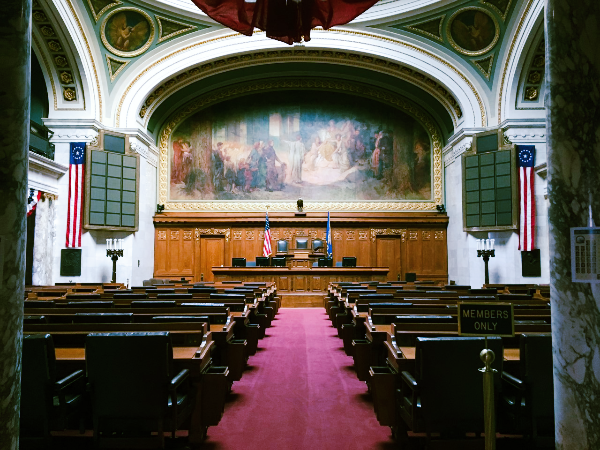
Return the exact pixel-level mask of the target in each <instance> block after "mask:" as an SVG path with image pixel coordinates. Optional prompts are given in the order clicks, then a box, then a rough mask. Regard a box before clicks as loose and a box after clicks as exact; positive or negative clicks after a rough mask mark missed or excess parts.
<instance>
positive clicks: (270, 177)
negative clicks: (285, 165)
mask: <svg viewBox="0 0 600 450" xmlns="http://www.w3.org/2000/svg"><path fill="white" fill-rule="evenodd" d="M262 156H263V158H264V159H265V162H266V164H267V177H266V180H265V188H266V189H267V191H269V192H273V190H274V189H280V188H281V187H280V184H278V182H277V181H278V180H277V178H278V173H277V167H276V166H275V163H276V162H278V163H279V165H280V166H281V164H282V162H281V160H280V159H279V157H278V156H277V153H275V148H274V147H273V141H272V140H269V141H268V142H267V145H266V146H265V147H264V148H263V149H262Z"/></svg>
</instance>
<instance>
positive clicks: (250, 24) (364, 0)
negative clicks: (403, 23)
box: [192, 0, 377, 44]
mask: <svg viewBox="0 0 600 450" xmlns="http://www.w3.org/2000/svg"><path fill="white" fill-rule="evenodd" d="M192 1H193V2H194V3H195V4H196V6H198V8H200V9H201V10H202V11H204V12H205V13H206V14H207V15H208V16H209V17H210V18H212V19H214V20H216V21H217V22H219V23H220V24H222V25H225V26H226V27H228V28H231V29H232V30H235V31H237V32H239V33H242V34H245V35H246V36H251V35H252V32H253V30H254V28H259V29H261V30H263V31H265V32H266V33H267V37H270V38H272V39H277V40H279V41H282V42H285V43H286V44H293V43H294V42H302V39H304V41H309V40H310V30H311V28H314V27H318V26H321V27H323V28H324V29H328V28H331V27H333V26H336V25H343V24H345V23H348V22H350V21H351V20H352V19H354V18H355V17H356V16H358V15H360V14H362V13H363V12H365V11H366V10H367V9H369V8H370V7H371V6H373V5H374V4H375V3H377V0H256V1H252V2H251V1H244V0H192Z"/></svg>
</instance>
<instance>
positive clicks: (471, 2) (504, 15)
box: [378, 0, 513, 87]
mask: <svg viewBox="0 0 600 450" xmlns="http://www.w3.org/2000/svg"><path fill="white" fill-rule="evenodd" d="M512 7H513V0H478V1H475V0H468V1H465V2H463V3H462V4H461V5H458V6H455V7H453V8H451V9H448V10H447V11H445V12H444V14H442V15H440V14H439V12H438V13H437V14H436V15H434V16H430V17H421V18H420V19H419V20H417V21H415V20H414V19H412V21H411V20H410V19H409V21H406V22H401V23H393V24H387V25H380V26H378V28H383V29H386V30H388V31H392V32H395V33H398V32H402V31H404V32H409V33H411V34H413V35H418V36H421V37H424V38H426V39H428V40H430V41H431V42H435V43H436V45H441V46H442V47H444V48H445V49H447V50H449V51H451V52H453V53H454V54H456V55H457V56H459V57H460V58H462V59H464V60H466V61H468V62H469V64H470V65H471V66H472V67H474V68H475V69H476V72H477V73H479V75H481V77H482V78H484V79H485V80H486V82H487V84H488V86H489V87H491V83H492V78H493V74H494V70H495V68H496V67H495V66H496V59H495V55H497V54H498V51H499V48H500V47H501V45H502V39H503V38H504V34H505V32H506V22H507V21H508V19H509V18H510V13H511V11H512Z"/></svg>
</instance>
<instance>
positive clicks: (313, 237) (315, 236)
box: [308, 230, 318, 239]
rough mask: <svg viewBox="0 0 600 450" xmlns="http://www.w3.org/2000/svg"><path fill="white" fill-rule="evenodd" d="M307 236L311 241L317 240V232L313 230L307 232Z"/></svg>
mask: <svg viewBox="0 0 600 450" xmlns="http://www.w3.org/2000/svg"><path fill="white" fill-rule="evenodd" d="M308 235H309V236H310V238H311V239H317V235H318V232H317V231H315V230H310V231H309V232H308Z"/></svg>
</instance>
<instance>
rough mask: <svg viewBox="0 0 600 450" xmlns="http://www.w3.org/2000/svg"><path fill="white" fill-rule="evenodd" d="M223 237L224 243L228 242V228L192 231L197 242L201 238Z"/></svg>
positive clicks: (229, 233)
mask: <svg viewBox="0 0 600 450" xmlns="http://www.w3.org/2000/svg"><path fill="white" fill-rule="evenodd" d="M206 235H208V236H225V242H229V238H230V235H231V229H230V228H196V229H195V230H194V236H195V238H196V240H197V241H199V240H200V238H201V237H202V236H206Z"/></svg>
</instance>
